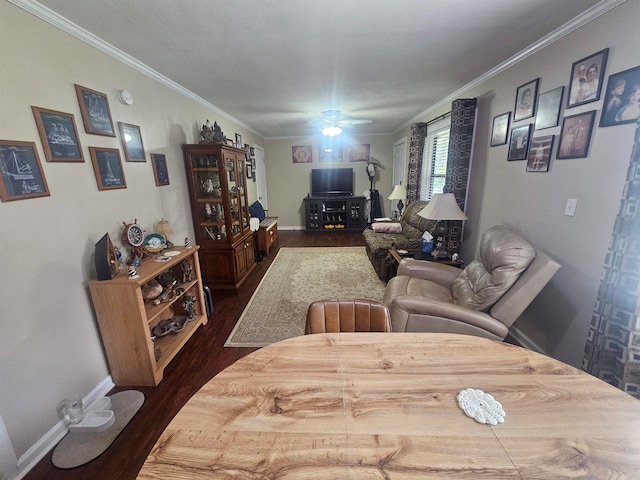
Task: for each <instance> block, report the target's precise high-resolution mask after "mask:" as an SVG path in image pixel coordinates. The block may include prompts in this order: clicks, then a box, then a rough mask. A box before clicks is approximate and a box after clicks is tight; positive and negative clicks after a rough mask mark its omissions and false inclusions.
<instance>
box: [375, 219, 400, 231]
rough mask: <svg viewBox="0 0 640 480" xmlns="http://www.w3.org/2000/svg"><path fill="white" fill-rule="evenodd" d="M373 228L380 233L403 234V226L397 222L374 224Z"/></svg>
mask: <svg viewBox="0 0 640 480" xmlns="http://www.w3.org/2000/svg"><path fill="white" fill-rule="evenodd" d="M371 228H372V229H373V231H374V232H378V233H402V225H400V224H399V223H395V222H374V223H372V224H371Z"/></svg>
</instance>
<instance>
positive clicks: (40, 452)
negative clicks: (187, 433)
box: [10, 375, 115, 480]
mask: <svg viewBox="0 0 640 480" xmlns="http://www.w3.org/2000/svg"><path fill="white" fill-rule="evenodd" d="M114 386H115V384H114V383H113V379H112V378H111V375H109V376H108V377H106V378H105V379H104V380H102V381H101V382H100V383H99V384H98V385H96V386H95V387H94V388H93V390H91V392H89V394H88V395H87V396H86V397H84V398H83V399H82V403H83V405H89V404H90V403H91V402H93V401H94V400H95V399H96V398H98V397H102V396H104V395H106V394H107V393H109V391H110V390H111V389H112V388H113V387H114ZM68 431H69V427H67V426H66V425H65V423H64V422H63V421H62V420H60V421H58V423H56V424H55V425H54V426H53V427H52V428H51V429H50V430H49V431H48V432H47V433H45V434H44V435H43V436H42V437H41V438H40V439H39V440H38V441H37V442H36V443H34V444H33V445H32V446H31V448H29V450H27V451H26V452H25V453H24V454H23V455H21V456H20V458H18V476H17V477H15V479H10V480H20V479H22V478H24V476H25V475H26V474H27V473H29V470H31V469H32V468H33V467H34V466H35V465H36V464H37V463H38V462H39V461H40V460H42V459H43V458H44V456H45V455H46V454H47V453H49V452H50V451H51V450H53V448H54V447H55V446H56V445H57V444H58V443H59V442H60V440H62V439H63V438H64V436H65V435H66V434H67V432H68Z"/></svg>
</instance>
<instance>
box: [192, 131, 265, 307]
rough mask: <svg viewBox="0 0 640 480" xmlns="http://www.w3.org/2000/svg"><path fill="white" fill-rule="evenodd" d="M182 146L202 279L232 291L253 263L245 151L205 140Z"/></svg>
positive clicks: (218, 288) (217, 289) (221, 290)
mask: <svg viewBox="0 0 640 480" xmlns="http://www.w3.org/2000/svg"><path fill="white" fill-rule="evenodd" d="M182 151H183V153H184V160H185V166H186V170H187V181H188V183H189V196H190V199H191V215H192V217H193V227H194V230H195V234H196V241H197V243H198V244H199V245H200V265H201V269H202V279H203V283H204V284H205V285H208V286H209V288H210V289H211V290H213V291H214V292H218V293H230V294H235V293H237V292H238V288H239V287H240V285H242V283H243V282H244V281H245V280H246V279H247V277H248V276H249V274H250V273H251V272H252V271H253V269H254V267H255V266H256V264H255V252H254V250H255V248H254V237H253V233H252V232H251V230H250V229H249V206H248V202H247V182H246V177H245V171H246V168H245V161H246V160H245V151H244V150H242V149H239V148H234V147H231V146H226V145H222V144H211V143H204V144H202V143H201V144H185V145H182Z"/></svg>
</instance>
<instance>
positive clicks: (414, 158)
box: [406, 122, 427, 205]
mask: <svg viewBox="0 0 640 480" xmlns="http://www.w3.org/2000/svg"><path fill="white" fill-rule="evenodd" d="M426 137H427V124H426V123H424V122H421V123H413V124H411V136H410V137H409V165H408V166H407V183H406V186H407V205H409V204H410V203H411V202H413V201H415V200H419V196H420V172H422V154H423V152H424V139H425V138H426Z"/></svg>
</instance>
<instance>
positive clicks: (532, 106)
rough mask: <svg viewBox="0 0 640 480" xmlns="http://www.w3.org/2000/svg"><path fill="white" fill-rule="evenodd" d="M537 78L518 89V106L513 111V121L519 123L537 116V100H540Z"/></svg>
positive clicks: (538, 80) (538, 79)
mask: <svg viewBox="0 0 640 480" xmlns="http://www.w3.org/2000/svg"><path fill="white" fill-rule="evenodd" d="M539 82H540V78H536V79H534V80H531V81H530V82H527V83H525V84H523V85H520V86H519V87H518V88H517V89H516V105H515V108H514V109H513V121H514V122H518V121H520V120H524V119H525V118H531V117H533V116H534V115H535V114H536V100H537V99H538V83H539Z"/></svg>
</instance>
